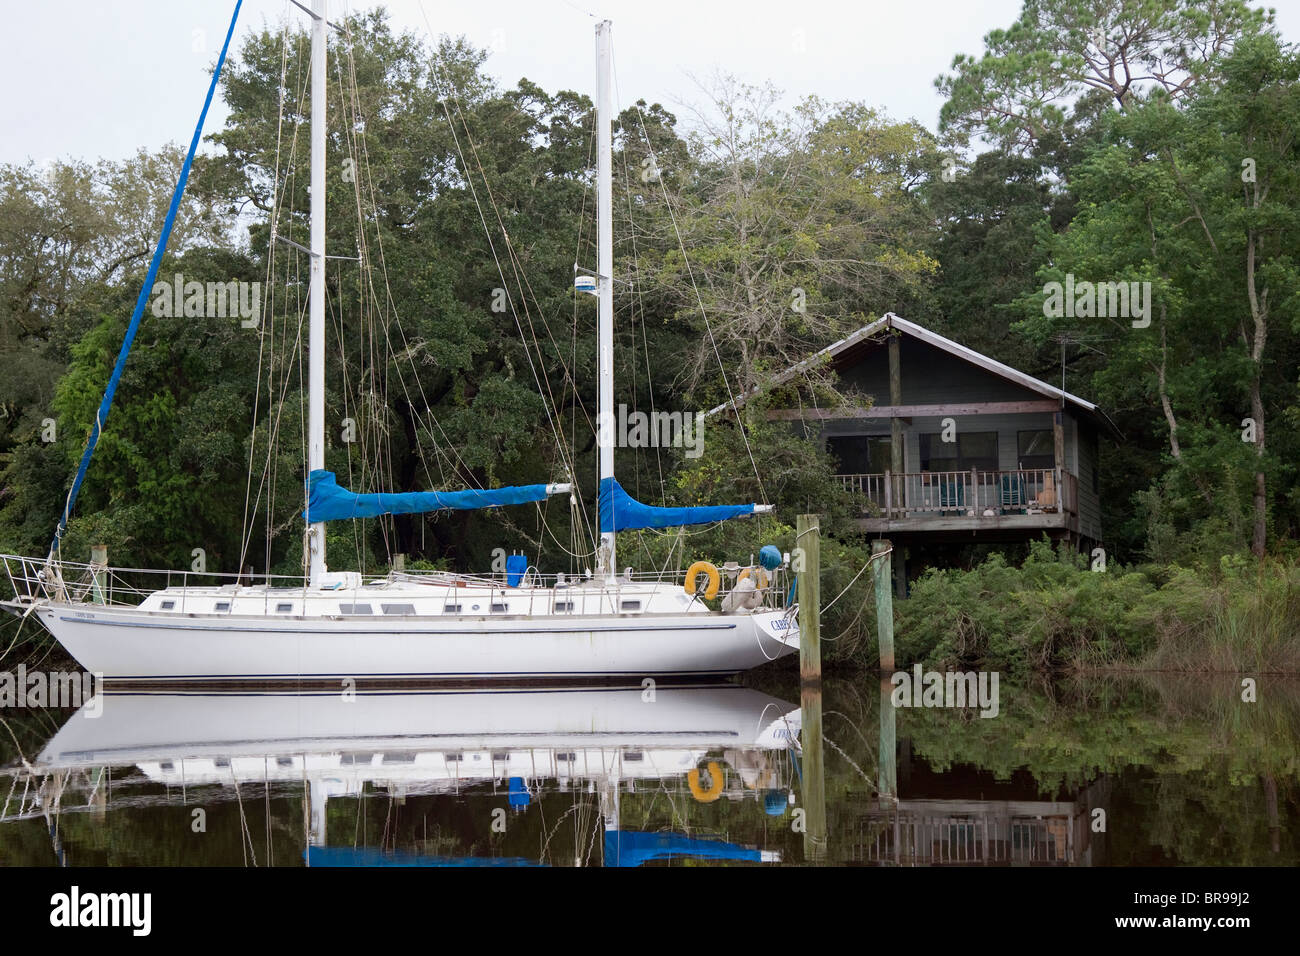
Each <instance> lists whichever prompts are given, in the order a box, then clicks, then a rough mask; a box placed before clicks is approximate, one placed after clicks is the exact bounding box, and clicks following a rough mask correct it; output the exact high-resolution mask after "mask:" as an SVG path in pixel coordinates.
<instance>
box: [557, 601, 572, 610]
mask: <svg viewBox="0 0 1300 956" xmlns="http://www.w3.org/2000/svg"><path fill="white" fill-rule="evenodd" d="M555 610H557V611H572V610H573V602H572V601H556V602H555Z"/></svg>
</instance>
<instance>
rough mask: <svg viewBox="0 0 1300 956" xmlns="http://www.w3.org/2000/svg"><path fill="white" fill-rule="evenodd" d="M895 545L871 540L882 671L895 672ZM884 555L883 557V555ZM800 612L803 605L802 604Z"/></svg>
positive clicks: (884, 541)
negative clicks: (892, 554)
mask: <svg viewBox="0 0 1300 956" xmlns="http://www.w3.org/2000/svg"><path fill="white" fill-rule="evenodd" d="M892 548H893V545H892V544H890V542H889V541H888V540H887V539H884V538H881V539H878V540H876V541H873V542H871V557H872V564H871V580H872V582H873V583H874V584H875V586H876V636H877V641H878V643H879V645H880V672H881V673H882V674H885V675H889V674H892V673H893V672H894V593H893V590H892V588H893V581H892V580H891V579H892V577H893V574H892V569H891V561H890V555H889V553H888V552H889V551H890V550H891V549H892ZM881 555H883V557H881ZM799 610H800V613H802V612H803V606H802V604H801V605H800V608H799Z"/></svg>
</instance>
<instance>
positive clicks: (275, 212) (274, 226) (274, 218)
mask: <svg viewBox="0 0 1300 956" xmlns="http://www.w3.org/2000/svg"><path fill="white" fill-rule="evenodd" d="M286 31H287V25H286ZM297 42H298V46H299V52H296V53H295V57H294V61H295V66H296V68H297V71H298V97H297V102H298V104H299V107H300V108H301V103H302V101H303V98H304V97H305V96H306V84H307V82H308V77H307V76H306V75H304V73H303V70H302V55H301V52H300V50H301V43H302V36H301V35H299V36H298V38H297ZM282 51H283V54H282V55H283V56H284V58H285V59H286V60H287V57H288V53H287V47H282ZM282 71H283V68H282ZM283 76H284V73H283V72H282V77H283ZM281 104H283V97H282V98H281ZM280 120H281V124H280V126H278V127H277V134H276V136H277V139H276V165H275V167H274V174H273V175H274V180H273V181H274V182H275V183H276V192H275V193H274V195H273V200H272V205H271V216H270V219H271V231H272V233H275V232H277V231H278V224H279V217H280V215H281V213H282V212H283V211H284V209H285V205H284V201H285V196H286V194H287V196H288V198H289V200H290V202H291V201H292V198H293V193H294V189H295V188H296V184H297V167H296V164H295V163H294V158H295V157H296V156H297V154H298V133H299V130H300V128H301V124H299V123H295V124H294V128H293V136H292V137H291V138H290V143H289V159H288V162H287V164H286V166H285V170H286V171H285V184H284V188H280V187H279V176H280V166H279V163H280V156H281V143H282V133H281V131H280V130H281V129H282V120H283V105H281V116H280ZM288 225H289V227H290V228H292V226H293V219H292V210H290V218H289V222H288ZM276 255H277V250H276V248H275V243H274V242H271V243H268V248H267V259H268V265H267V271H268V274H272V275H274V268H275V261H276ZM297 262H298V256H297V255H296V254H295V255H294V256H293V258H292V260H291V259H290V258H289V257H286V258H285V263H284V267H285V287H286V288H288V285H289V274H290V268H291V265H292V264H294V263H297ZM274 288H275V286H274V282H272V283H271V284H270V289H271V291H270V293H269V294H268V312H269V314H270V323H271V327H270V329H269V330H268V331H267V334H266V336H265V339H264V342H265V345H266V351H267V353H268V354H267V359H266V374H267V401H268V403H271V402H274V405H273V406H272V405H271V404H268V408H267V451H266V466H265V468H264V469H263V471H262V476H261V478H260V479H259V482H258V489H257V495H256V497H255V498H254V500H253V505H252V510H253V514H254V515H256V513H257V507H258V505H259V504H260V503H261V500H262V491H263V490H264V489H265V490H266V491H267V513H266V548H265V554H264V562H265V568H266V573H267V574H270V571H271V545H272V537H273V534H272V532H273V523H274V515H273V510H274V508H273V506H274V502H275V487H276V483H277V470H278V469H276V468H275V467H274V464H275V462H277V459H275V458H274V449H275V447H276V443H275V439H276V438H277V437H278V435H279V429H280V422H281V419H282V417H283V414H284V398H285V392H287V390H288V384H289V371H290V370H291V368H292V365H291V364H289V365H286V366H285V368H284V384H283V386H282V387H281V390H280V396H279V399H278V400H276V399H275V394H274V392H275V390H274V376H275V355H276V351H275V348H276V342H275V311H274V308H272V307H270V297H272V296H273V295H274ZM298 303H299V308H298V331H297V341H296V342H295V346H294V347H295V350H296V349H297V348H299V347H301V343H302V322H303V318H304V316H305V314H306V313H305V310H304V309H303V307H302V296H301V292H299V294H298ZM285 306H286V312H285V318H286V319H287V318H288V311H287V308H288V303H287V302H286V303H285ZM288 325H289V323H288V322H287V321H285V322H282V323H281V333H280V334H281V343H280V346H281V349H280V351H281V352H284V351H285V350H286V348H287V346H286V345H285V341H284V337H285V336H286V335H287V332H288ZM258 354H259V364H260V361H261V354H262V350H261V349H259V353H258ZM290 363H292V354H291V355H290ZM258 389H259V391H260V389H261V375H260V372H259V376H258ZM273 409H274V425H272V421H271V419H272V413H273ZM256 447H257V407H256V406H254V409H253V428H252V432H251V434H250V441H249V459H250V465H249V480H250V482H251V479H252V465H251V461H252V455H253V453H254V451H255V450H256ZM253 530H254V529H253V524H252V522H251V521H248V522H246V524H245V528H244V531H243V533H242V534H241V538H244V539H245V540H244V541H243V544H242V545H241V551H240V562H239V566H240V567H241V568H242V567H243V566H244V558H245V556H246V555H247V551H248V548H249V547H250V546H251V545H252V536H253Z"/></svg>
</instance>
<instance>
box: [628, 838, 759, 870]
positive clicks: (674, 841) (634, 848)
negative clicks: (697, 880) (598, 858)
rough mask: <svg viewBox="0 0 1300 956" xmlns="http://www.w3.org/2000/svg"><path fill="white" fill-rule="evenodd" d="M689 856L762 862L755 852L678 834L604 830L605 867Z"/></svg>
mask: <svg viewBox="0 0 1300 956" xmlns="http://www.w3.org/2000/svg"><path fill="white" fill-rule="evenodd" d="M679 856H689V857H692V858H693V859H696V860H750V861H753V862H759V861H761V860H762V859H763V856H762V854H761V853H760V852H759V851H758V850H752V849H750V848H749V847H746V846H740V845H738V844H735V843H724V842H723V841H721V840H698V839H694V838H692V837H688V836H682V835H681V834H680V833H646V832H644V831H641V830H606V831H605V865H606V866H640V865H641V864H642V863H645V862H646V861H647V860H664V859H669V858H671V857H679Z"/></svg>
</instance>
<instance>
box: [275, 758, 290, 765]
mask: <svg viewBox="0 0 1300 956" xmlns="http://www.w3.org/2000/svg"><path fill="white" fill-rule="evenodd" d="M275 765H276V766H277V767H292V766H293V758H292V757H276V758H275Z"/></svg>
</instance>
